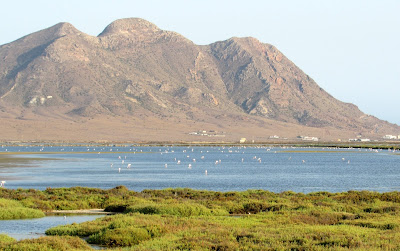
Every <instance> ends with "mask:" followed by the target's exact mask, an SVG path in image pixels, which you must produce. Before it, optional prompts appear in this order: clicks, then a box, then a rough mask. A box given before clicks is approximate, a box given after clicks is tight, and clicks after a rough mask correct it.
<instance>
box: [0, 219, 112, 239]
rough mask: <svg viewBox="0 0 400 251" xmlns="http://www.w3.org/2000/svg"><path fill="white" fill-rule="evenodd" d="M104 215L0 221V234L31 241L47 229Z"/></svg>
mask: <svg viewBox="0 0 400 251" xmlns="http://www.w3.org/2000/svg"><path fill="white" fill-rule="evenodd" d="M104 216H105V215H67V216H66V217H64V216H46V217H43V218H38V219H22V220H2V221H0V234H6V235H8V236H11V237H13V238H15V239H17V240H22V239H33V238H39V237H41V236H45V231H46V230H47V229H49V228H52V227H55V226H59V225H68V224H72V223H81V222H85V221H92V220H95V219H96V218H99V217H104Z"/></svg>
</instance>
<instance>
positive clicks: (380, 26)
mask: <svg viewBox="0 0 400 251" xmlns="http://www.w3.org/2000/svg"><path fill="white" fill-rule="evenodd" d="M246 3H247V5H243V4H242V3H241V2H239V1H229V2H228V1H225V0H224V1H218V2H211V1H208V0H207V1H202V2H201V4H200V3H198V2H195V1H168V2H163V1H151V2H146V3H141V2H139V1H118V2H115V3H113V5H110V3H109V2H108V1H96V2H95V1H85V2H78V1H75V0H73V1H68V2H62V3H58V2H52V1H48V0H41V1H35V2H30V1H16V2H9V3H4V4H3V5H4V7H3V8H4V9H6V10H8V11H6V12H5V13H4V14H3V15H2V16H0V20H1V22H0V27H1V30H2V36H1V38H0V44H1V45H2V44H6V43H9V42H11V41H14V40H16V39H18V38H20V37H22V36H24V35H27V34H30V33H33V32H36V31H38V30H42V29H45V28H47V27H50V26H52V25H54V24H56V23H58V22H69V23H71V24H72V25H74V26H75V27H76V28H77V29H79V30H80V31H82V32H85V33H87V34H89V35H93V36H96V35H98V34H99V33H100V32H101V31H102V29H103V28H104V27H105V26H107V25H108V24H109V23H111V22H112V21H114V20H116V19H120V18H125V17H140V18H143V19H146V20H148V21H150V22H152V23H154V24H155V25H157V26H158V27H160V28H162V29H165V30H172V31H176V32H179V33H180V34H182V35H183V36H185V37H187V38H188V39H190V40H192V41H193V42H194V43H196V44H210V43H213V42H216V41H220V40H226V39H228V38H230V37H234V36H236V37H247V36H252V37H255V38H257V39H258V40H260V41H261V42H263V43H270V44H273V45H274V46H276V47H277V48H278V49H279V50H281V51H282V52H283V53H284V54H285V55H286V56H288V58H290V59H291V60H292V61H293V62H294V63H295V64H297V65H298V66H299V67H300V68H301V69H302V70H303V71H304V72H305V73H307V74H308V75H310V77H312V78H313V79H314V80H315V81H316V82H317V83H318V85H319V86H321V87H322V88H324V89H325V90H326V91H327V92H329V93H330V94H331V95H333V96H334V97H335V98H338V99H339V100H342V101H345V102H351V103H353V104H355V105H357V106H359V108H360V109H361V110H362V111H363V112H365V113H367V114H371V115H374V116H376V117H378V118H380V119H383V120H387V121H389V122H392V123H397V124H399V125H400V116H399V115H398V114H397V113H396V111H395V109H394V108H395V107H396V106H398V105H399V103H400V101H399V99H398V93H400V86H399V85H396V83H398V82H399V80H400V71H399V69H400V67H399V66H400V61H399V58H400V50H399V49H398V44H400V36H399V35H398V34H396V32H395V30H396V29H397V27H398V26H399V25H400V17H399V16H398V14H397V11H398V10H399V9H400V8H399V7H400V2H397V1H393V0H392V1H390V0H385V1H379V2H376V1H351V2H349V3H348V2H345V1H323V2H320V1H311V0H309V1H301V2H297V1H281V2H279V3H276V2H272V1H248V2H246ZM21 6H22V7H21Z"/></svg>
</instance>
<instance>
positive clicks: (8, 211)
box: [0, 199, 45, 220]
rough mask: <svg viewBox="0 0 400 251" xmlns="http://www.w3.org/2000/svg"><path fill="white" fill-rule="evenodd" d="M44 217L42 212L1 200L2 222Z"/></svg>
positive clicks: (0, 213)
mask: <svg viewBox="0 0 400 251" xmlns="http://www.w3.org/2000/svg"><path fill="white" fill-rule="evenodd" d="M44 216H45V215H44V213H43V212H42V211H40V210H38V209H32V208H26V207H24V206H23V205H22V204H21V203H20V202H18V201H13V200H8V199H0V220H12V219H27V218H41V217H44Z"/></svg>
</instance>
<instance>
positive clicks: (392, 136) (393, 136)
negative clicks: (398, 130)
mask: <svg viewBox="0 0 400 251" xmlns="http://www.w3.org/2000/svg"><path fill="white" fill-rule="evenodd" d="M383 139H397V136H395V135H390V134H387V135H385V136H383Z"/></svg>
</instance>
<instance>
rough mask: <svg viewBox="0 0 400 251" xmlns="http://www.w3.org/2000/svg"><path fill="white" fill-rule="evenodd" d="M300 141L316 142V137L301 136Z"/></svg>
mask: <svg viewBox="0 0 400 251" xmlns="http://www.w3.org/2000/svg"><path fill="white" fill-rule="evenodd" d="M301 139H302V140H304V141H318V140H319V139H318V138H317V137H310V136H301Z"/></svg>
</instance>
